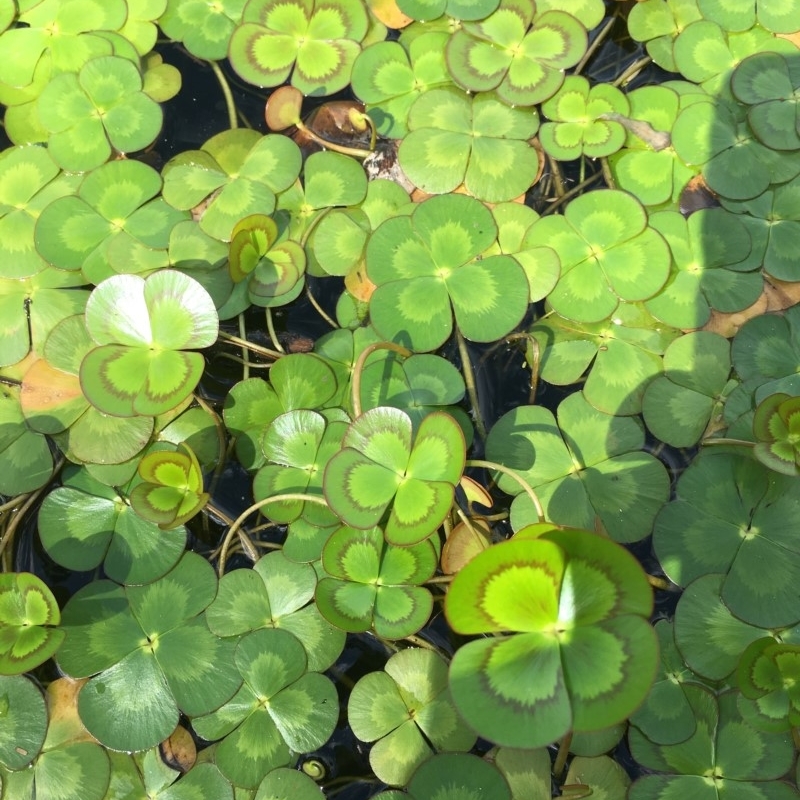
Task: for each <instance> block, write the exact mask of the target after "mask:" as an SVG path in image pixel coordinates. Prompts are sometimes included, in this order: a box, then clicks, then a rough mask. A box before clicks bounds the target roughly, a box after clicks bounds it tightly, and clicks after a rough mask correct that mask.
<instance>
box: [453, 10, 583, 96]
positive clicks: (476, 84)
mask: <svg viewBox="0 0 800 800" xmlns="http://www.w3.org/2000/svg"><path fill="white" fill-rule="evenodd" d="M533 10H534V7H532V6H530V5H529V4H526V3H524V2H520V1H519V0H501V2H500V5H499V6H498V8H497V10H496V11H494V12H493V13H492V14H490V15H487V16H486V17H485V18H484V19H482V20H480V21H479V22H471V23H468V24H466V25H464V26H462V28H461V29H460V30H458V31H456V32H455V33H454V34H453V35H452V36H451V37H450V41H449V42H448V45H447V65H448V68H449V70H450V72H451V74H452V75H453V78H454V79H455V81H456V83H458V84H459V85H461V86H462V87H463V88H464V89H466V90H467V91H470V92H482V91H487V90H491V89H494V90H495V91H496V92H497V96H498V97H499V98H500V99H501V100H503V101H504V102H505V103H507V104H508V105H510V106H514V105H520V106H533V105H536V104H537V103H541V102H543V101H545V100H547V99H548V98H550V97H552V96H553V94H555V92H556V91H557V90H558V89H559V87H560V86H561V84H562V83H563V81H564V70H565V69H566V68H568V67H572V66H575V64H577V63H578V61H579V60H580V58H581V56H582V55H583V54H584V52H585V51H586V46H587V35H586V28H584V27H583V25H582V24H581V22H579V18H578V16H577V15H573V14H569V13H566V12H565V11H548V10H546V9H545V10H544V13H541V11H540V10H539V9H538V8H536V9H535V10H536V11H537V12H539V13H537V14H536V17H535V18H533V19H532V17H533ZM570 11H572V9H570ZM531 22H532V27H529V26H531Z"/></svg>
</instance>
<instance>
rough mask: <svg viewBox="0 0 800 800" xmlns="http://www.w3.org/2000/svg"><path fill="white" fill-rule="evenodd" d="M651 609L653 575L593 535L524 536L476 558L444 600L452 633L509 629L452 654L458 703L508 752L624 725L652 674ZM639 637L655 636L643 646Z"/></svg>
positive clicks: (527, 531) (553, 533)
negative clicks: (622, 590) (649, 576)
mask: <svg viewBox="0 0 800 800" xmlns="http://www.w3.org/2000/svg"><path fill="white" fill-rule="evenodd" d="M544 527H545V528H546V527H550V528H552V526H544ZM623 575H625V577H624V578H623V577H622V576H623ZM617 580H622V581H623V582H624V585H625V586H626V593H625V596H623V595H620V594H619V593H618V592H619V590H618V588H617V587H618V586H620V585H623V584H620V583H617ZM588 597H592V601H591V602H590V603H589V602H586V601H584V602H581V599H580V598H588ZM650 606H651V597H650V590H649V588H648V586H647V583H646V579H645V577H644V575H643V573H642V572H641V570H640V568H639V567H638V565H637V564H636V563H635V561H634V560H633V558H632V557H631V556H630V555H629V554H628V553H627V552H626V551H625V550H624V549H623V548H621V547H619V546H618V545H615V544H613V543H612V542H610V541H608V540H607V539H603V538H600V537H598V536H597V535H595V534H592V533H589V532H588V531H578V530H569V529H566V530H561V531H559V530H552V531H547V530H544V531H541V530H540V529H537V528H536V526H534V527H533V528H531V529H523V531H520V532H519V533H518V534H517V536H516V537H515V538H514V539H512V540H510V541H507V542H503V543H501V544H498V545H495V546H494V547H490V548H489V549H487V550H484V551H483V552H481V553H479V554H478V555H477V556H475V557H474V558H473V559H472V560H471V561H470V562H469V563H468V564H467V565H466V566H465V567H463V568H462V569H461V570H460V572H458V573H457V575H456V577H455V578H454V580H453V582H452V584H451V586H450V590H449V591H448V593H447V595H446V597H445V614H446V615H447V619H448V622H449V623H450V626H451V627H452V628H453V629H454V630H455V631H456V632H459V633H466V634H474V633H498V634H501V635H500V636H497V637H492V638H487V639H479V640H477V641H473V642H470V643H468V644H467V645H464V646H462V647H461V648H460V649H459V650H458V651H457V652H456V655H455V656H454V658H453V661H452V663H451V667H450V688H451V691H452V693H453V699H454V700H455V702H456V706H457V707H458V709H459V711H460V712H461V714H462V715H463V716H464V718H465V719H466V720H467V722H468V723H469V725H470V726H471V727H473V728H474V729H475V730H476V731H477V732H478V733H479V734H481V735H482V736H485V737H487V738H490V739H491V740H492V741H494V742H496V743H498V744H501V745H505V746H510V747H536V746H543V745H544V744H547V743H550V742H552V741H553V740H554V739H556V738H558V737H560V736H563V735H564V734H566V733H567V732H569V731H571V730H575V731H582V730H594V729H597V728H600V727H603V726H606V725H610V724H613V723H615V722H618V721H621V720H623V719H624V718H625V717H627V716H628V715H629V714H630V713H631V711H632V710H633V709H634V708H636V706H638V705H639V703H640V702H641V701H642V699H643V698H644V697H645V695H646V694H647V692H648V690H649V688H650V684H651V682H652V678H653V675H654V674H655V668H656V658H657V647H656V642H655V636H654V634H652V629H651V628H650V626H649V624H648V623H647V621H646V618H647V616H648V615H649V613H650ZM642 636H646V637H648V638H649V637H651V636H652V638H650V639H649V642H648V645H647V646H644V647H643V646H642V645H641V638H640V637H642ZM634 641H639V642H640V644H639V645H638V646H637V647H636V648H634V646H633V642H634ZM589 651H591V652H592V654H593V656H592V659H591V666H589V663H588V662H587V661H586V653H587V652H589ZM634 652H635V654H634ZM630 658H633V659H635V660H637V661H638V664H637V666H636V667H633V665H632V664H631V663H630V660H629V659H630ZM523 675H527V676H531V675H535V676H536V680H535V681H532V680H530V677H528V679H527V680H522V676H523ZM600 685H602V687H603V688H602V690H601V691H600V692H599V693H598V687H599V686H600ZM600 695H602V697H603V700H602V701H599V700H598V699H597V698H598V697H599V696H600Z"/></svg>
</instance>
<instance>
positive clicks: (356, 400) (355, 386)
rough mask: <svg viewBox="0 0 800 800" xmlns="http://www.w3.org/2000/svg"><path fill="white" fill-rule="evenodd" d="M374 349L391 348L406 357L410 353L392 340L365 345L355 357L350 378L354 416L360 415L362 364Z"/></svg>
mask: <svg viewBox="0 0 800 800" xmlns="http://www.w3.org/2000/svg"><path fill="white" fill-rule="evenodd" d="M376 350H392V351H394V352H395V353H399V354H400V355H401V356H405V357H406V358H408V357H409V356H410V355H412V353H411V351H410V350H409V349H408V348H407V347H403V346H402V345H400V344H395V343H394V342H374V343H373V344H370V345H367V346H366V347H365V348H364V349H363V350H362V351H361V355H360V356H359V357H358V358H357V359H356V363H355V364H354V365H353V376H352V378H351V379H350V398H351V400H352V402H353V417H354V418H355V417H360V416H361V375H362V373H363V372H364V364H365V363H366V361H367V359H368V358H369V357H370V356H371V355H372V354H373V353H374V352H375V351H376Z"/></svg>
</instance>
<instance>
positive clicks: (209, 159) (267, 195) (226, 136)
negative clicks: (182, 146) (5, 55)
mask: <svg viewBox="0 0 800 800" xmlns="http://www.w3.org/2000/svg"><path fill="white" fill-rule="evenodd" d="M301 161H302V159H301V156H300V150H299V149H298V147H297V145H296V144H295V143H294V142H293V141H292V140H291V139H289V138H288V137H286V136H274V135H270V136H261V135H260V134H259V133H257V132H256V131H253V130H248V129H246V128H239V129H237V130H229V131H223V132H222V133H219V134H217V135H216V136H212V137H211V138H210V139H209V140H208V141H207V142H205V143H204V144H203V146H202V147H201V149H200V150H190V151H187V152H185V153H181V154H180V155H177V156H175V157H174V158H172V159H171V160H170V161H169V162H168V163H167V164H166V166H165V167H164V190H163V197H164V199H165V200H166V201H167V202H168V203H169V204H170V205H171V206H174V207H175V208H179V209H181V210H189V209H195V210H196V214H197V216H198V217H199V219H200V227H201V229H202V230H203V231H204V232H205V233H207V234H208V235H209V236H212V237H214V238H215V239H219V240H220V241H223V242H227V241H230V238H231V231H232V230H233V227H234V225H236V223H237V222H238V221H239V220H240V219H242V218H243V217H246V216H247V215H248V214H271V213H272V212H273V211H274V209H275V195H276V194H277V193H278V192H282V191H283V190H285V189H287V188H288V187H289V186H291V185H292V183H294V181H295V180H296V179H297V176H298V175H299V174H300V165H301Z"/></svg>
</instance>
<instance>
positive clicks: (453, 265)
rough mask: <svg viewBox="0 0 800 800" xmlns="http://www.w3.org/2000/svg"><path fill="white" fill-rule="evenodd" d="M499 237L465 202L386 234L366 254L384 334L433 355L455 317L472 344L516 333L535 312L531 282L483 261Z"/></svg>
mask: <svg viewBox="0 0 800 800" xmlns="http://www.w3.org/2000/svg"><path fill="white" fill-rule="evenodd" d="M426 96H427V95H426ZM406 141H407V140H406ZM496 235H497V227H496V225H495V223H494V220H493V219H492V216H491V214H490V213H489V211H488V210H487V209H486V208H485V207H484V206H482V205H481V204H480V203H478V202H477V201H476V200H474V199H472V198H469V197H463V196H461V195H447V196H444V197H433V198H431V199H429V200H427V201H425V202H423V203H421V204H420V205H419V206H417V208H416V209H415V210H414V213H413V214H412V215H411V217H395V218H393V219H389V220H387V221H386V222H384V223H383V224H382V225H381V226H379V227H378V228H377V230H376V231H375V232H374V233H373V234H372V236H371V237H370V240H369V243H368V244H367V254H366V258H367V273H368V275H369V278H370V280H372V281H373V282H374V283H375V284H376V285H377V287H378V288H377V289H376V290H375V292H374V293H373V295H372V298H371V300H370V316H371V320H372V323H373V325H374V326H375V328H376V329H377V330H378V332H379V333H380V334H381V335H383V336H384V337H385V338H386V339H387V340H391V341H397V342H399V343H400V344H403V345H410V346H411V347H412V348H413V349H414V350H417V351H429V350H434V349H436V348H437V347H439V346H440V345H441V344H443V342H444V341H445V340H446V339H447V337H448V336H449V335H450V333H451V331H452V325H453V321H452V316H453V314H454V313H455V318H456V323H457V324H458V327H459V329H460V330H461V331H462V333H463V334H464V335H465V336H466V337H467V338H468V339H472V340H475V341H493V340H494V339H497V338H500V337H502V336H504V335H505V334H506V333H508V332H509V331H510V330H512V329H513V328H514V327H515V326H516V325H517V324H518V323H519V321H520V320H521V318H522V315H523V314H524V312H525V309H526V308H527V305H528V292H527V281H526V280H525V277H524V273H523V271H522V269H521V267H520V266H519V264H518V263H517V262H516V261H515V260H514V259H513V258H511V257H510V256H503V255H497V256H492V257H490V258H482V257H480V256H481V253H482V252H483V251H484V250H485V249H486V248H487V247H489V246H490V245H491V244H492V242H493V241H494V238H495V236H496Z"/></svg>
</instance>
